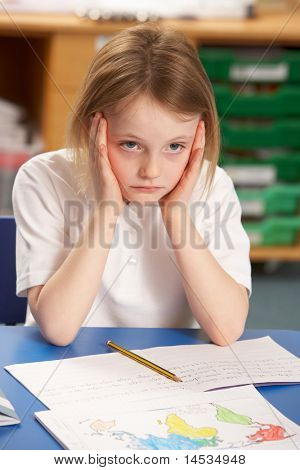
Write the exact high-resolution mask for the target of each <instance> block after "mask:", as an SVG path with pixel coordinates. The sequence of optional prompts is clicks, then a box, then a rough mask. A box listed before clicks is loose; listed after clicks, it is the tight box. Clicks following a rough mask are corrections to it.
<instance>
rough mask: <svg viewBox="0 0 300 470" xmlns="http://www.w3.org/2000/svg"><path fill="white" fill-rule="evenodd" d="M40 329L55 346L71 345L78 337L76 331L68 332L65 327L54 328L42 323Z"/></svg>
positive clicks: (48, 341)
mask: <svg viewBox="0 0 300 470" xmlns="http://www.w3.org/2000/svg"><path fill="white" fill-rule="evenodd" d="M40 331H41V334H42V336H43V337H44V339H45V340H46V341H47V343H49V344H52V345H53V346H62V347H65V346H70V344H71V343H72V342H73V341H74V339H75V337H76V333H77V332H76V333H74V334H70V333H66V331H64V329H63V328H54V327H53V326H45V325H43V326H42V325H40Z"/></svg>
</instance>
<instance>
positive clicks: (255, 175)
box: [220, 153, 300, 186]
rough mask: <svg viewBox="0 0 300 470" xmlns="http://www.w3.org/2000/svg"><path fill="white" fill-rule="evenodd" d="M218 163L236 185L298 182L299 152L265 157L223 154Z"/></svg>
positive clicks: (299, 171)
mask: <svg viewBox="0 0 300 470" xmlns="http://www.w3.org/2000/svg"><path fill="white" fill-rule="evenodd" d="M220 165H221V166H222V167H223V168H224V170H225V171H226V172H227V173H228V174H229V176H230V177H231V179H232V181H233V183H234V184H235V185H236V186H270V185H272V184H275V183H278V182H286V183H297V182H299V183H300V153H295V154H291V153H287V154H274V155H272V157H269V158H267V159H264V160H262V159H259V158H255V157H251V156H248V157H247V156H246V157H244V156H230V155H226V154H223V155H221V157H220Z"/></svg>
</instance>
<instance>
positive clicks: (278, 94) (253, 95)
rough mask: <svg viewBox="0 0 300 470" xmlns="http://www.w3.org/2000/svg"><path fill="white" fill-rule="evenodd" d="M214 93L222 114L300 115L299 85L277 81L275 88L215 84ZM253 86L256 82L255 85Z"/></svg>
mask: <svg viewBox="0 0 300 470" xmlns="http://www.w3.org/2000/svg"><path fill="white" fill-rule="evenodd" d="M213 88H214V93H215V98H216V104H217V109H218V113H219V115H220V117H222V116H234V117H279V118H280V117H288V116H291V117H300V86H298V85H285V84H284V85H282V84H281V85H278V87H277V89H276V90H272V89H271V88H270V90H269V91H266V90H264V91H259V90H255V89H254V90H251V87H249V86H248V87H245V88H242V87H241V88H240V90H238V89H236V88H235V87H234V86H233V85H230V84H215V85H214V87H213ZM252 88H253V85H252Z"/></svg>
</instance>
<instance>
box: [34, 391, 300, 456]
mask: <svg viewBox="0 0 300 470" xmlns="http://www.w3.org/2000/svg"><path fill="white" fill-rule="evenodd" d="M167 401H168V402H169V404H168V407H166V408H160V409H153V410H147V411H146V410H144V411H143V410H140V411H137V410H133V409H132V410H131V411H127V412H124V409H123V411H122V410H121V409H119V410H115V409H114V410H111V411H109V410H107V411H106V412H103V413H101V412H98V411H97V410H96V409H95V411H94V412H92V413H91V412H89V413H86V414H85V413H84V412H83V410H81V414H74V413H70V412H69V413H67V414H66V413H63V412H62V411H58V410H57V411H50V410H49V411H41V412H37V413H35V417H36V418H37V419H38V421H39V422H40V423H41V424H42V425H43V426H44V427H45V428H46V429H47V430H48V431H49V432H50V434H52V436H53V437H55V438H56V439H57V440H58V441H59V442H60V444H61V445H62V446H63V447H64V448H65V449H72V450H84V449H91V450H92V449H96V450H100V449H106V450H110V449H119V450H120V449H135V450H146V449H147V450H162V449H164V450H196V449H201V448H209V449H245V450H246V449H249V450H251V449H264V450H266V449H269V450H272V449H297V448H298V449H299V446H300V427H299V426H297V425H296V424H295V423H293V422H292V421H290V420H288V419H287V418H286V417H285V416H284V415H282V414H281V413H280V412H279V411H278V410H277V409H276V408H274V407H273V406H272V405H271V404H270V403H269V402H268V401H266V400H265V399H264V398H263V397H262V395H260V393H259V392H257V390H256V389H255V388H254V387H253V386H251V385H248V386H242V387H237V388H232V389H226V390H222V391H220V390H217V391H213V392H207V393H205V394H204V397H203V395H202V394H201V395H200V396H198V394H197V393H193V397H192V395H188V398H184V396H179V397H176V396H174V397H169V399H168V400H165V404H166V403H167ZM161 403H162V402H160V401H157V405H156V406H159V405H161ZM123 408H124V407H123Z"/></svg>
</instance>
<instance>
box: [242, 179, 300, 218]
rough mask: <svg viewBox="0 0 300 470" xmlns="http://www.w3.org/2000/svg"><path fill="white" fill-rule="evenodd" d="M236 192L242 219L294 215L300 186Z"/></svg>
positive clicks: (281, 186) (299, 200)
mask: <svg viewBox="0 0 300 470" xmlns="http://www.w3.org/2000/svg"><path fill="white" fill-rule="evenodd" d="M236 192H237V195H238V197H239V200H240V203H241V207H242V214H243V217H261V216H265V215H272V214H295V213H296V212H297V211H298V206H299V202H300V184H295V185H280V184H277V185H274V186H270V187H269V188H265V189H249V188H248V189H237V190H236ZM299 219H300V218H299Z"/></svg>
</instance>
